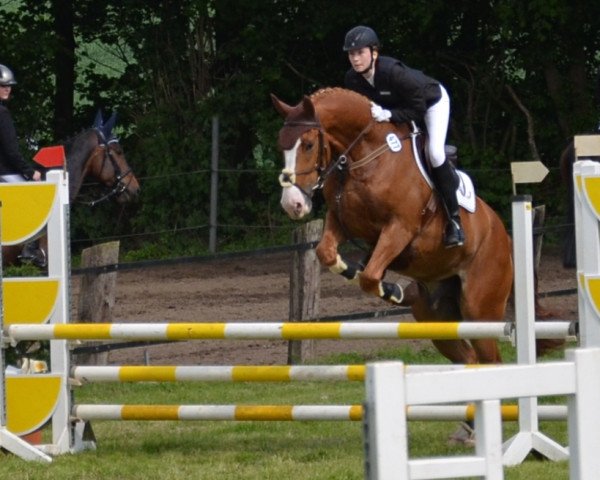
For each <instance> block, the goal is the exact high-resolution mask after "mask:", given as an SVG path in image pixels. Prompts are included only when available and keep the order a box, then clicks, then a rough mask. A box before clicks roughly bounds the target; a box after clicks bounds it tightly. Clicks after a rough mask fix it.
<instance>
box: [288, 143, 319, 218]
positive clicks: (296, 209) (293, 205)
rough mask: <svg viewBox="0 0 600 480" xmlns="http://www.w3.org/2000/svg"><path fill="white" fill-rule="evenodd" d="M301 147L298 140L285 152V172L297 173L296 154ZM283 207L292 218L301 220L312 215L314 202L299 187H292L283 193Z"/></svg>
mask: <svg viewBox="0 0 600 480" xmlns="http://www.w3.org/2000/svg"><path fill="white" fill-rule="evenodd" d="M299 146H300V140H299V139H298V140H297V141H296V143H295V145H294V146H293V148H291V149H290V150H284V151H283V157H284V160H285V170H287V171H288V172H295V171H296V152H297V151H298V147H299ZM281 206H282V207H283V209H284V210H285V211H286V213H287V214H288V215H289V216H290V217H291V218H293V219H299V218H302V217H303V216H304V215H306V214H307V213H310V211H311V209H312V202H311V201H310V198H308V197H307V196H306V195H304V194H303V193H302V192H301V191H300V189H299V188H298V187H296V186H290V187H284V188H283V192H281Z"/></svg>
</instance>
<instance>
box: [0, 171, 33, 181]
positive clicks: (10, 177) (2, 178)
mask: <svg viewBox="0 0 600 480" xmlns="http://www.w3.org/2000/svg"><path fill="white" fill-rule="evenodd" d="M26 181H27V180H25V177H24V176H23V175H21V174H19V173H9V174H6V175H0V182H4V183H16V182H26Z"/></svg>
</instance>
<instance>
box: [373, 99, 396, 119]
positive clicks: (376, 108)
mask: <svg viewBox="0 0 600 480" xmlns="http://www.w3.org/2000/svg"><path fill="white" fill-rule="evenodd" d="M371 116H372V117H373V119H375V120H376V121H377V122H389V121H390V118H392V112H390V111H389V110H386V109H385V108H382V107H381V105H377V104H376V103H373V102H371Z"/></svg>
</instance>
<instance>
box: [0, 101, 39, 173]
mask: <svg viewBox="0 0 600 480" xmlns="http://www.w3.org/2000/svg"><path fill="white" fill-rule="evenodd" d="M34 172H35V170H34V168H33V167H32V166H31V165H29V164H28V163H27V162H26V161H25V159H24V158H23V156H22V155H21V152H20V151H19V142H18V140H17V131H16V130H15V124H14V122H13V119H12V116H11V115H10V112H9V110H8V108H6V107H5V106H4V105H2V104H1V103H0V175H7V174H15V173H19V174H21V175H23V176H24V177H25V178H26V179H27V180H29V179H31V177H32V176H33V174H34Z"/></svg>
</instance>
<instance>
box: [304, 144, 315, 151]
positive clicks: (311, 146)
mask: <svg viewBox="0 0 600 480" xmlns="http://www.w3.org/2000/svg"><path fill="white" fill-rule="evenodd" d="M313 145H314V144H313V142H306V143H305V144H304V149H305V150H306V151H307V152H309V151H311V150H312V148H313Z"/></svg>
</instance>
